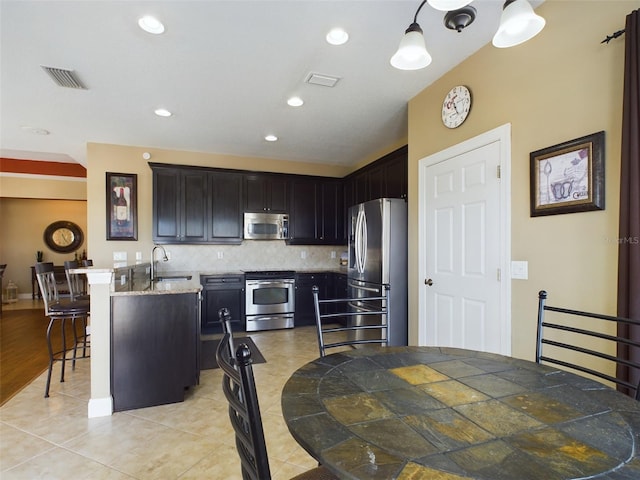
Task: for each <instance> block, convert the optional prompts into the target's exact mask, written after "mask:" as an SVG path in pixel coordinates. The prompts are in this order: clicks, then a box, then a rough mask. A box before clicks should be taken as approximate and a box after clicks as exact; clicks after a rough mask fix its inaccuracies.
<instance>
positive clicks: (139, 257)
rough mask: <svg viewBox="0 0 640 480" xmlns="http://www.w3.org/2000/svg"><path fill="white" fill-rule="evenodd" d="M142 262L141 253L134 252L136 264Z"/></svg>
mask: <svg viewBox="0 0 640 480" xmlns="http://www.w3.org/2000/svg"><path fill="white" fill-rule="evenodd" d="M140 261H142V252H136V262H140Z"/></svg>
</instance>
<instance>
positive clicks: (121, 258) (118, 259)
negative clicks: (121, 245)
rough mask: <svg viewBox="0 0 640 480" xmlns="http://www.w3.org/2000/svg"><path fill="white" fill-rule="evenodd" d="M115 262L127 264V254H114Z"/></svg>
mask: <svg viewBox="0 0 640 480" xmlns="http://www.w3.org/2000/svg"><path fill="white" fill-rule="evenodd" d="M113 261H114V262H126V261H127V252H113Z"/></svg>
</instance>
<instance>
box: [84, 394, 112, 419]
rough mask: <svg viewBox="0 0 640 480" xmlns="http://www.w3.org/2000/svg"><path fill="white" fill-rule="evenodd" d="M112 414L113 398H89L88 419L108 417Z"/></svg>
mask: <svg viewBox="0 0 640 480" xmlns="http://www.w3.org/2000/svg"><path fill="white" fill-rule="evenodd" d="M112 414H113V398H111V397H106V398H91V399H89V408H88V416H89V418H96V417H108V416H110V415H112Z"/></svg>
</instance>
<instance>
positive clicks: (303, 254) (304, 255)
mask: <svg viewBox="0 0 640 480" xmlns="http://www.w3.org/2000/svg"><path fill="white" fill-rule="evenodd" d="M300 258H302V259H304V258H307V251H306V250H302V251H301V252H300Z"/></svg>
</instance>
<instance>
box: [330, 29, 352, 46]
mask: <svg viewBox="0 0 640 480" xmlns="http://www.w3.org/2000/svg"><path fill="white" fill-rule="evenodd" d="M326 38H327V42H329V43H330V44H331V45H342V44H344V43H347V40H349V34H348V33H347V32H345V31H344V30H343V29H342V28H334V29H332V30H331V31H330V32H329V33H327V37H326Z"/></svg>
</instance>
